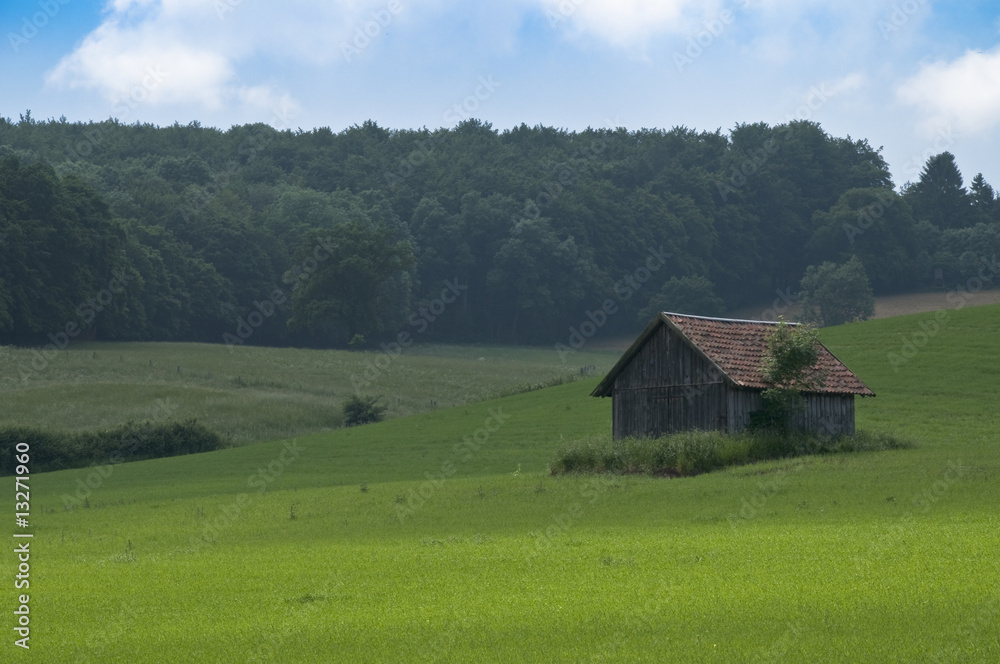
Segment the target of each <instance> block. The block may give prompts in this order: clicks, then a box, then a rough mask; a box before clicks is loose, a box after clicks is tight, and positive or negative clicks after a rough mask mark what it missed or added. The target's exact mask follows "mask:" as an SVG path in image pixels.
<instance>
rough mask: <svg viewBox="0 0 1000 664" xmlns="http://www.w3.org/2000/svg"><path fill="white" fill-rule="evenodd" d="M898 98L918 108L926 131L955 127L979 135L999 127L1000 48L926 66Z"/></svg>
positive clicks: (904, 85)
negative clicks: (978, 132) (945, 126)
mask: <svg viewBox="0 0 1000 664" xmlns="http://www.w3.org/2000/svg"><path fill="white" fill-rule="evenodd" d="M896 96H897V98H898V99H899V100H900V101H902V102H903V103H905V104H908V105H911V106H915V107H917V108H918V109H919V111H920V112H921V113H922V114H923V116H924V126H925V128H927V129H932V128H933V127H935V126H941V125H945V124H954V126H955V127H956V128H957V129H958V130H959V131H967V132H977V131H982V130H985V129H989V128H991V127H994V126H996V125H997V124H1000V47H997V48H994V49H993V50H992V51H989V52H986V53H982V52H978V51H967V52H966V53H965V55H963V56H962V57H960V58H958V59H956V60H954V61H952V62H935V63H931V64H927V65H924V66H923V67H921V69H920V71H918V72H917V73H916V74H915V75H914V76H912V77H911V78H909V79H907V80H905V81H903V83H902V84H900V85H899V87H898V88H897V89H896Z"/></svg>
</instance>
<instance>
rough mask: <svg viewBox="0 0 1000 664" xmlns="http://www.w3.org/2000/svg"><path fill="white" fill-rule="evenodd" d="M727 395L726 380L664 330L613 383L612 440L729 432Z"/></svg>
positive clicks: (640, 351) (700, 357)
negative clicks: (690, 431)
mask: <svg viewBox="0 0 1000 664" xmlns="http://www.w3.org/2000/svg"><path fill="white" fill-rule="evenodd" d="M727 391H728V387H727V385H726V384H725V382H724V378H723V377H722V375H721V374H720V373H719V372H718V371H716V370H715V368H714V367H713V366H712V365H711V364H710V363H709V362H707V361H706V360H705V359H704V358H703V357H702V356H701V355H700V354H699V353H698V352H697V351H696V350H694V349H693V348H691V346H690V345H688V344H687V343H685V342H684V341H683V340H682V339H680V338H679V337H677V336H676V335H675V334H674V333H673V331H672V330H671V329H670V328H669V327H667V326H666V325H663V326H661V327H660V328H659V329H658V330H657V331H656V332H655V333H654V334H653V335H652V336H651V337H650V338H649V340H648V341H647V342H646V344H645V345H644V346H643V347H642V349H640V350H639V352H638V353H636V355H635V357H634V358H633V359H632V362H631V363H629V366H627V367H626V368H625V369H624V370H623V371H622V372H621V373H620V374H619V375H618V377H617V378H616V379H615V384H614V404H613V407H612V419H613V425H612V430H613V434H614V437H615V438H621V437H623V436H662V435H664V434H667V433H673V432H676V431H684V430H686V429H719V428H726V427H727V423H726V420H727V415H726V393H727Z"/></svg>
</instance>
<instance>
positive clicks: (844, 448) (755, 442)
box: [549, 431, 914, 477]
mask: <svg viewBox="0 0 1000 664" xmlns="http://www.w3.org/2000/svg"><path fill="white" fill-rule="evenodd" d="M910 447H914V444H913V443H911V442H910V441H907V440H903V439H901V438H898V437H896V436H894V435H892V434H887V433H876V432H870V431H859V432H858V433H857V434H856V435H854V436H822V435H818V434H811V433H802V432H793V433H789V434H780V433H771V432H766V433H765V432H746V433H738V434H728V433H723V432H719V431H686V432H683V433H677V434H673V435H669V436H663V437H661V438H621V439H618V440H613V439H612V438H611V434H604V435H598V436H591V437H588V438H584V439H581V440H578V441H576V442H574V443H572V444H570V445H568V446H567V447H565V448H563V449H562V450H560V451H559V452H558V453H557V454H556V457H555V460H554V461H553V462H552V463H551V465H550V467H549V470H550V472H551V474H553V475H562V474H566V473H615V474H623V475H624V474H645V475H656V476H667V477H687V476H691V475H699V474H701V473H708V472H711V471H713V470H718V469H720V468H725V467H726V466H739V465H745V464H750V463H757V462H760V461H768V460H772V459H784V458H789V457H797V456H805V455H810V454H835V453H844V452H881V451H884V450H897V449H904V448H910Z"/></svg>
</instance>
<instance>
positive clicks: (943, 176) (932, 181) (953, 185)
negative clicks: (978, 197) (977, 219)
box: [905, 152, 973, 229]
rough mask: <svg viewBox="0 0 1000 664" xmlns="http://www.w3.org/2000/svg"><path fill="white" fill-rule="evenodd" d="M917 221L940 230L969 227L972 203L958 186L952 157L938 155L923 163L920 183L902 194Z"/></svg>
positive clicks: (958, 178) (957, 172) (959, 183)
mask: <svg viewBox="0 0 1000 664" xmlns="http://www.w3.org/2000/svg"><path fill="white" fill-rule="evenodd" d="M905 195H906V198H907V200H908V201H909V203H910V205H911V207H912V208H913V215H914V217H915V218H916V219H917V220H924V219H926V220H927V221H929V222H931V223H932V224H934V225H935V226H937V227H938V228H941V229H945V228H965V227H967V226H970V225H972V223H973V216H972V201H971V200H970V198H969V194H968V192H967V191H966V190H965V187H964V186H963V184H962V173H961V171H959V170H958V165H957V164H956V163H955V155H953V154H952V153H950V152H942V153H941V154H939V155H935V156H933V157H931V158H930V159H928V160H927V163H926V165H924V169H923V170H922V171H921V172H920V179H919V180H918V181H917V182H916V183H915V184H913V185H911V186H910V187H909V188H907V190H906V192H905Z"/></svg>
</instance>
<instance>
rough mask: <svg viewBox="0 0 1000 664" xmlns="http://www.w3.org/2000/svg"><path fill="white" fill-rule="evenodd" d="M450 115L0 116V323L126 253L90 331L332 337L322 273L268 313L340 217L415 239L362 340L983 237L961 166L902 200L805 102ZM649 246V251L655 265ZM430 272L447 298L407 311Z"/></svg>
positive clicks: (560, 332) (516, 323)
mask: <svg viewBox="0 0 1000 664" xmlns="http://www.w3.org/2000/svg"><path fill="white" fill-rule="evenodd" d="M455 119H456V120H457V121H458V122H457V124H455V125H454V126H453V127H452V128H449V129H434V130H430V129H417V130H409V129H403V130H389V129H386V128H383V127H380V126H378V125H377V124H376V123H374V122H371V121H369V122H365V123H363V124H361V125H357V126H353V127H350V128H348V129H345V130H343V131H340V132H333V131H331V130H330V129H329V128H320V129H316V130H312V131H291V130H287V129H282V130H277V129H274V128H272V127H270V126H268V125H265V124H261V123H258V124H254V125H243V126H235V127H232V128H230V129H228V130H226V131H219V130H217V129H213V128H208V127H202V126H200V125H199V124H197V123H190V124H187V125H181V124H179V123H175V124H174V125H171V126H168V127H156V126H153V125H148V124H139V123H133V124H126V123H124V122H121V121H118V120H114V119H111V120H106V121H102V122H88V123H70V122H67V121H65V119H60V120H59V121H45V122H39V121H37V120H35V119H34V118H32V117H31V115H30V113H25V114H23V115H22V117H20V118H19V119H15V120H9V119H6V118H0V159H9V158H12V159H15V160H16V162H17V164H18V165H17V168H13V167H11V166H9V165H8V166H7V167H6V168H4V169H0V180H3V181H4V182H6V185H4V186H5V187H6V188H5V189H4V188H3V187H2V186H0V189H2V191H3V194H2V195H0V332H2V333H3V334H4V337H3V338H4V339H11V340H19V339H25V340H31V339H44V337H45V335H47V334H48V333H49V332H50V331H51V329H53V328H52V326H53V325H55V326H58V325H63V324H65V323H66V322H67V321H68V320H70V317H72V316H73V315H74V314H75V311H74V310H75V308H76V307H77V306H78V305H79V303H80V301H81V299H80V298H84V300H83V301H84V302H85V299H86V298H87V297H89V296H90V294H92V293H94V292H97V291H95V289H97V290H98V291H99V290H100V288H103V286H102V280H103V282H104V286H106V285H107V280H108V279H109V278H110V277H109V275H108V274H107V273H108V272H109V270H110V271H111V272H112V273H114V272H115V271H117V270H124V272H123V274H124V275H127V276H128V275H131V276H129V285H128V288H127V289H126V290H125V292H123V293H119V294H117V296H116V297H115V298H114V300H113V302H110V303H109V304H108V306H106V307H102V310H101V311H100V312H98V314H99V315H95V316H93V320H92V321H91V323H92V324H93V325H96V328H97V332H98V334H99V336H101V337H107V338H112V337H113V338H121V339H125V338H134V339H178V340H180V339H199V340H218V339H220V338H221V336H222V335H223V334H230V335H231V334H233V330H234V329H235V328H237V327H239V328H240V329H242V330H243V331H244V332H245V331H246V330H247V328H246V327H245V321H246V317H247V316H249V315H251V314H252V313H253V312H254V311H257V312H258V313H259V310H260V308H261V307H263V308H264V309H265V310H266V311H269V312H271V311H273V313H272V314H271V315H270V316H269V317H268V320H269V321H270V322H269V323H268V324H267V325H266V326H261V327H259V328H255V329H254V330H252V332H253V336H252V337H247V338H246V339H245V340H244V341H246V342H247V343H267V344H285V343H309V344H316V343H331V341H332V340H336V343H343V342H344V341H345V340H346V339H347V337H346V330H347V323H346V322H345V321H346V318H345V317H344V315H341V314H343V313H344V312H340V314H338V315H337V316H334V315H333V312H332V309H329V308H327V309H324V308H323V306H322V305H320V304H317V303H322V302H324V301H326V303H327V304H328V305H329V304H330V303H331V302H332V301H333V299H334V298H332V297H326V296H325V295H324V294H323V293H321V292H319V291H317V292H315V293H313V295H315V297H314V298H311V300H310V301H311V302H312V304H310V305H309V307H313V308H318V309H317V310H322V311H321V313H323V315H317V316H316V317H309V318H310V324H308V325H303V326H302V329H303V330H309V329H312V330H315V335H314V336H309V333H307V332H299V333H296V334H294V335H293V334H291V333H289V332H288V328H287V325H286V324H285V323H286V322H287V318H288V317H289V316H291V315H292V314H293V313H294V312H293V311H292V309H293V307H292V306H291V305H290V301H291V300H293V299H295V297H298V298H300V305H299V312H298V315H297V320H301V319H302V315H303V313H304V312H303V309H309V307H306V306H305V304H304V301H302V300H301V295H299V293H298V291H299V290H301V289H302V288H304V287H305V286H306V284H307V282H308V281H311V280H312V278H313V277H314V276H319V273H318V271H317V269H316V268H313V267H312V264H311V263H310V262H309V261H310V256H311V254H310V252H311V251H313V250H314V249H315V247H314V246H311V245H312V243H313V242H314V240H315V239H316V237H317V236H322V237H326V235H324V234H329V235H333V234H335V233H334V231H335V230H336V229H341V228H347V227H348V226H350V225H351V224H354V223H358V224H360V225H361V227H363V228H369V229H373V228H380V227H383V226H384V227H385V228H387V229H389V233H390V235H391V238H392V241H391V242H390V244H394V243H399V242H406V243H408V244H409V245H411V246H412V247H413V251H414V257H413V262H412V266H411V267H410V268H408V269H406V270H400V271H398V272H397V273H396V274H395V276H392V277H391V278H388V279H386V280H385V281H384V282H382V284H381V285H380V286H379V289H378V290H377V292H375V293H374V294H371V293H369V297H370V303H371V304H372V307H373V309H374V312H375V313H373V314H371V315H370V316H368V315H365V316H359V317H356V318H357V320H359V321H361V322H358V323H357V325H356V327H358V329H359V330H361V329H365V334H366V336H368V337H369V338H370V339H373V340H381V339H379V338H378V337H379V334H380V333H379V332H377V331H375V330H378V329H379V328H381V329H382V330H383V332H382V334H384V335H386V336H388V335H389V334H396V333H397V332H398V331H399V330H400V329H411V328H410V325H411V324H412V323H411V321H412V320H413V317H414V316H416V320H417V323H418V324H419V329H420V331H421V332H422V333H423V334H426V335H427V337H425V338H428V339H430V338H433V339H439V340H461V341H487V340H503V341H511V340H515V339H516V340H518V341H522V342H548V341H550V340H551V339H553V338H556V339H558V338H561V337H565V335H566V334H567V332H566V331H567V330H568V329H569V328H571V327H573V326H575V325H578V324H579V322H580V320H582V318H583V317H584V316H585V313H586V312H587V311H588V310H593V308H594V307H595V306H598V305H599V304H602V303H603V302H605V301H606V300H607V299H609V298H614V299H615V300H616V301H617V305H618V306H619V310H620V312H621V313H620V314H618V315H616V316H613V317H610V318H609V319H608V321H607V324H606V325H605V326H603V327H602V333H605V334H622V335H624V334H632V333H634V331H635V325H636V316H637V314H638V313H639V312H640V311H641V310H642V309H643V308H644V307H645V306H646V305H647V304H648V303H649V302H650V300H651V299H652V298H653V296H654V295H657V290H658V289H660V288H661V287H663V286H664V285H665V284H668V283H674V284H675V285H676V283H677V282H681V281H684V280H685V279H687V280H688V282H693V281H694V280H698V279H704V280H707V281H708V282H711V283H712V284H714V288H713V289H712V290H713V295H717V296H718V297H719V298H720V299H721V300H723V301H724V303H725V305H726V306H727V307H729V308H735V307H740V306H746V305H748V304H753V305H755V306H756V305H758V304H760V303H761V302H762V301H763V300H766V301H768V302H769V301H772V300H773V299H774V295H775V290H778V291H779V292H780V293H787V292H789V291H790V289H792V288H795V287H797V284H798V283H799V281H800V279H801V278H802V276H803V274H804V273H805V271H806V268H807V266H808V265H810V264H812V265H821V264H822V263H824V262H831V261H832V262H835V263H843V262H845V261H847V260H848V259H849V258H850V257H851V256H857V257H858V259H859V260H860V261H861V263H862V264H863V265H864V267H865V269H866V271H867V273H868V274H869V275H870V277H871V282H872V285H873V288H874V290H875V291H876V292H880V293H884V292H890V291H898V290H904V289H909V288H919V287H923V286H926V285H930V279H931V275H932V274H933V270H934V268H936V267H940V268H943V269H944V270H945V274H946V278H947V279H949V280H951V279H958V278H963V279H966V280H967V279H968V278H971V277H972V276H974V275H975V274H976V273H977V272H976V270H978V269H979V268H976V263H975V262H976V260H980V261H981V260H982V258H983V257H984V255H989V252H990V251H992V249H991V248H992V247H994V246H995V245H996V242H995V235H996V231H995V229H996V228H997V227H998V226H1000V222H998V216H1000V212H998V205H997V203H996V193H995V192H994V191H993V190H992V188H991V187H990V186H989V185H988V184H987V183H986V182H985V180H984V179H983V178H982V177H981V176H979V177H977V178H974V179H973V181H972V182H971V183H970V185H969V191H968V193H967V194H963V191H964V190H962V188H961V187H962V182H961V174H960V173H959V172H958V169H957V165H955V163H954V159H953V158H951V157H950V155H939V156H938V158H935V159H932V160H931V161H930V162H929V163H928V167H927V168H926V169H925V173H924V174H922V177H921V181H920V182H917V183H915V184H913V185H911V186H909V187H907V188H906V189H905V192H904V194H903V196H902V198H900V196H898V195H896V194H895V193H893V184H892V182H891V180H890V177H889V172H888V168H887V166H886V164H885V161H884V160H883V158H882V156H881V153H880V151H879V150H875V149H873V148H872V147H871V146H870V145H869V144H868V143H867V141H864V140H855V139H852V138H851V137H846V138H840V137H834V136H830V135H829V134H827V133H826V132H825V131H824V130H823V129H822V128H821V127H820V126H819V125H818V124H817V123H815V122H806V121H793V122H787V123H784V124H778V125H768V124H764V123H754V124H740V125H737V126H736V127H735V128H733V130H732V131H730V132H727V133H724V132H722V131H719V130H716V131H712V132H704V131H702V132H699V131H695V130H692V129H689V128H686V127H675V128H672V129H669V130H667V129H642V130H638V131H629V130H627V129H624V128H621V127H617V128H606V129H587V130H584V131H579V132H570V131H566V130H564V129H559V128H553V127H545V126H541V125H538V126H527V125H521V126H518V127H515V128H512V129H509V130H505V131H497V130H496V129H494V128H493V127H492V126H490V125H489V124H487V123H484V122H481V121H479V120H475V119H462V118H455ZM963 196H964V197H963ZM949 201H950V203H949ZM949 205H950V206H951V207H949ZM955 210H957V211H958V212H957V213H956V212H955ZM963 214H964V215H965V216H963ZM362 244H363V243H362ZM650 252H657V255H658V256H663V257H664V260H663V261H662V264H660V263H659V261H658V260H657V269H656V270H655V271H653V272H652V273H650V272H649V270H648V269H647V267H646V265H647V261H648V260H653V259H652V257H651V253H650ZM376 253H377V252H376ZM366 258H367V257H366V256H365V255H362V256H361V257H360V259H361V260H364V259H366ZM313 260H315V259H313ZM324 265H325V263H324ZM974 268H975V269H974ZM644 271H645V272H644ZM645 274H648V277H647V276H643V278H642V280H641V283H637V282H635V281H634V280H635V278H636V276H637V275H645ZM672 278H676V279H675V280H674V281H673V282H672V281H671V279H672ZM630 280H631V282H630ZM446 281H447V283H450V284H453V286H454V290H453V291H449V293H450V294H449V295H448V297H449V299H450V298H451V295H455V297H456V299H455V301H453V302H449V303H448V306H447V307H446V310H445V311H444V312H443V313H442V314H441V315H436V314H431V315H423V314H422V313H421V312H423V311H427V312H429V311H431V310H432V309H433V310H435V311H436V310H438V309H440V305H439V304H438V303H437V300H440V299H441V295H442V289H443V288H446V287H447V286H446V285H445V282H446ZM625 283H633V284H634V286H635V287H632V286H630V287H629V288H628V289H623V288H622V287H621V285H622V284H625ZM329 285H331V286H333V285H335V284H333V283H332V282H331V283H330V284H329ZM283 296H284V300H285V301H284V303H280V302H278V300H282V299H283ZM307 299H310V298H307ZM340 303H341V304H343V303H344V302H343V301H341V302H340ZM258 305H259V306H258ZM717 305H718V302H716V301H714V300H711V301H710V303H709V304H699V305H698V308H699V309H702V310H704V311H708V310H710V309H712V308H713V307H715V306H717ZM664 306H665V305H664ZM666 308H676V307H674V306H671V307H666ZM369 313H370V312H369ZM327 314H330V315H327ZM376 320H377V321H378V324H374V323H372V321H376ZM241 321H242V322H241Z"/></svg>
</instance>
